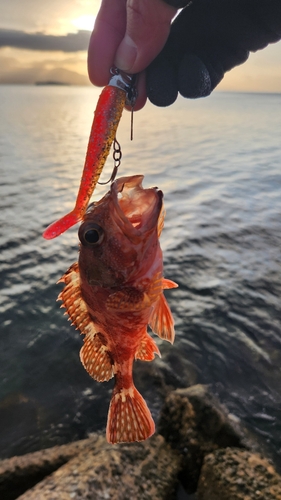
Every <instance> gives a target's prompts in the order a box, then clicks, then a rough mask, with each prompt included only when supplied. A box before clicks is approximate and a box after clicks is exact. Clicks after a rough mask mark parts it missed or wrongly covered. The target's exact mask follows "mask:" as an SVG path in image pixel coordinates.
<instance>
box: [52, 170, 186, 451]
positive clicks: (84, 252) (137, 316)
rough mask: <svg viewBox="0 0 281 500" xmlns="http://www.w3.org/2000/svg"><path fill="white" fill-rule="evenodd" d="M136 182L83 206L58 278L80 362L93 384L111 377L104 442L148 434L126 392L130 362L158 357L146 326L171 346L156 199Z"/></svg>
mask: <svg viewBox="0 0 281 500" xmlns="http://www.w3.org/2000/svg"><path fill="white" fill-rule="evenodd" d="M142 180H143V176H141V175H134V176H132V177H123V178H120V179H118V180H116V181H115V182H113V183H112V185H111V189H110V191H109V192H108V193H107V194H106V195H105V196H104V197H103V198H102V199H101V200H100V201H98V202H94V203H92V204H91V205H89V207H88V209H87V211H86V213H85V215H84V217H83V222H82V224H81V226H80V228H79V233H78V235H79V239H80V252H79V260H78V262H76V263H75V264H73V265H72V266H71V267H70V269H69V270H68V271H67V272H66V274H65V275H64V276H63V277H62V278H61V279H60V282H63V283H65V285H66V286H65V287H64V289H63V291H62V292H61V293H60V295H59V297H58V300H62V302H63V305H62V306H61V307H65V308H66V310H67V311H66V314H68V315H69V316H70V319H71V321H72V324H74V325H75V326H76V328H77V329H79V330H80V332H81V333H82V334H84V335H85V337H84V345H83V347H82V349H81V351H80V359H81V362H82V364H83V365H84V367H85V369H86V370H87V372H88V373H89V374H90V375H91V377H93V378H94V379H95V380H97V381H99V382H103V381H107V380H109V379H111V378H112V377H113V376H114V378H115V387H114V389H113V394H112V399H111V402H110V407H109V413H108V420H107V429H106V437H107V440H108V441H109V442H110V443H118V442H128V441H142V440H144V439H146V438H148V437H149V436H151V435H152V434H153V433H154V431H155V425H154V421H153V419H152V417H151V414H150V411H149V409H148V407H147V405H146V402H145V401H144V399H143V397H142V396H141V395H140V393H139V392H138V391H137V389H136V388H135V386H134V382H133V377H132V369H133V361H134V359H141V360H144V361H151V360H152V359H154V354H158V355H160V352H159V349H158V347H157V345H156V343H155V342H154V340H153V339H152V338H151V337H150V335H148V333H147V326H148V325H149V326H150V328H151V329H152V331H153V332H154V333H156V334H157V335H158V336H159V337H160V338H162V339H165V340H168V341H169V342H171V343H173V341H174V335H175V333H174V322H173V318H172V314H171V311H170V308H169V306H168V304H167V302H166V299H165V297H164V294H163V289H165V288H175V287H177V284H176V283H174V282H173V281H170V280H167V279H164V278H163V260H162V251H161V248H160V244H159V236H160V233H161V231H162V228H163V221H164V210H163V193H162V192H161V191H160V190H159V189H157V188H149V189H143V187H142Z"/></svg>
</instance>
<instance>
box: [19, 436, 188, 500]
mask: <svg viewBox="0 0 281 500" xmlns="http://www.w3.org/2000/svg"><path fill="white" fill-rule="evenodd" d="M179 468H180V459H179V457H178V455H177V453H175V452H174V451H173V450H172V449H171V448H170V446H169V445H168V444H167V443H165V441H164V439H163V437H162V436H159V435H155V436H153V437H152V438H151V439H149V440H147V441H144V442H142V443H134V444H132V443H131V444H130V443H129V444H119V445H114V446H112V445H109V444H108V443H107V442H106V441H105V438H103V437H100V438H99V440H98V441H97V442H96V443H94V444H93V446H92V447H91V448H90V449H89V448H88V449H87V450H85V451H83V452H81V453H80V454H79V455H77V456H76V457H74V458H72V459H71V460H70V461H69V462H68V463H66V464H65V465H63V466H62V467H60V468H59V469H58V470H57V471H56V472H54V473H53V474H51V475H50V476H48V477H46V478H45V479H44V480H43V481H41V482H40V483H38V484H37V485H36V486H34V487H33V488H32V489H31V490H29V491H27V492H26V493H25V494H23V495H21V496H20V497H19V500H71V499H72V500H104V499H110V500H131V499H132V498H134V499H138V500H151V499H152V498H153V500H168V499H169V500H172V499H175V498H176V487H177V482H178V481H177V476H178V472H179Z"/></svg>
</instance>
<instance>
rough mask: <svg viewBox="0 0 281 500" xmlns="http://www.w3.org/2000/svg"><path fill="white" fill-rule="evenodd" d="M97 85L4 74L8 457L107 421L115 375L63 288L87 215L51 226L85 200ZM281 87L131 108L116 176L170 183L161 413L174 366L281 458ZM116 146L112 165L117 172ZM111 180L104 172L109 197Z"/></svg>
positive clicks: (0, 405) (178, 380)
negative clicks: (94, 362) (74, 316)
mask: <svg viewBox="0 0 281 500" xmlns="http://www.w3.org/2000/svg"><path fill="white" fill-rule="evenodd" d="M99 93H100V90H99V89H95V88H91V87H51V86H40V87H36V86H34V87H32V86H0V117H1V120H0V169H1V186H0V204H1V210H0V224H1V231H0V246H1V254H0V270H1V272H0V276H1V286H0V308H1V309H0V310H1V327H0V331H1V335H0V345H1V348H0V457H1V458H5V457H10V456H12V455H14V454H23V453H26V452H29V451H34V450H38V449H40V448H44V447H49V446H52V445H54V444H59V443H65V442H68V441H72V440H75V439H79V438H84V437H85V436H87V434H88V433H89V432H92V431H96V430H101V429H104V427H105V424H106V416H107V410H108V405H109V401H110V393H111V390H112V382H108V383H102V384H99V383H97V382H95V381H94V380H92V379H91V378H90V377H89V376H88V374H87V373H86V371H85V370H84V368H83V367H82V365H81V363H80V360H79V350H80V347H81V345H82V338H81V336H80V335H79V332H77V331H75V329H74V328H73V327H71V326H70V323H69V322H68V321H67V319H66V317H65V316H64V315H63V311H62V310H61V309H60V304H59V303H58V302H56V298H57V295H58V293H59V291H60V289H61V285H56V282H57V281H58V279H59V278H60V277H61V275H62V274H63V273H64V272H65V271H66V270H67V269H68V267H69V266H70V265H71V264H72V263H73V262H75V260H76V259H77V248H78V238H77V227H75V228H73V229H71V230H69V231H68V232H66V233H65V234H63V235H62V236H60V237H59V238H57V239H55V240H51V241H45V240H44V239H43V238H42V232H43V230H44V228H45V227H46V226H47V225H48V224H49V223H51V222H52V221H54V220H55V219H57V218H59V217H60V216H62V215H64V214H65V213H66V212H67V211H69V209H71V208H72V207H73V205H74V201H75V198H76V193H77V189H78V185H79V182H80V176H81V172H82V167H83V163H84V157H85V151H86V146H87V140H88V134H89V130H90V125H91V121H92V117H93V111H94V108H95V104H96V101H97V97H98V95H99ZM280 111H281V94H279V95H278V94H275V95H274V94H238V93H237V94H236V93H221V92H214V93H213V95H212V96H210V97H208V98H206V99H201V100H196V101H190V100H184V99H178V101H177V102H176V103H175V104H174V105H173V106H172V107H170V108H167V109H161V108H156V107H153V106H152V105H150V104H148V105H147V106H146V107H145V109H144V110H142V111H140V112H137V113H135V115H134V140H133V141H130V115H129V113H127V112H125V113H124V115H123V118H122V122H121V125H120V127H119V130H118V134H117V138H118V140H119V142H120V143H121V146H122V151H123V159H122V164H121V167H120V169H119V175H120V176H122V175H131V174H144V176H145V179H144V185H145V186H146V187H148V186H151V185H153V186H158V187H159V188H160V189H162V190H163V192H164V196H165V206H166V212H167V215H166V224H165V229H164V232H163V234H162V237H161V245H162V249H163V251H164V261H165V276H166V277H167V278H170V279H172V280H174V281H176V282H177V283H178V284H179V288H178V289H176V290H171V291H170V292H169V293H168V300H169V304H170V306H171V309H172V311H173V315H174V318H175V323H176V341H175V344H174V346H171V345H170V344H168V343H165V342H161V341H160V340H159V341H158V340H157V342H158V344H159V348H160V350H161V352H162V358H161V359H157V360H155V361H153V362H152V363H142V362H136V363H135V369H134V373H135V379H136V385H137V387H138V388H139V389H140V390H141V392H142V393H143V394H144V396H145V398H146V400H147V402H148V405H149V407H150V408H151V410H152V413H153V416H154V417H155V418H157V415H158V412H159V408H160V406H161V402H162V399H161V394H160V393H161V391H160V390H159V391H158V388H157V387H160V386H161V380H162V381H163V380H164V382H165V383H167V384H168V385H170V386H171V387H184V386H186V385H188V384H190V383H204V384H209V385H210V389H211V391H212V392H213V394H215V395H217V396H218V397H219V399H220V401H221V402H222V403H223V404H225V405H226V407H227V408H228V409H229V411H230V412H231V413H232V414H234V415H235V416H237V417H238V418H240V419H241V421H242V423H243V424H244V425H246V426H247V427H248V428H249V429H250V431H251V432H252V433H253V434H254V435H255V436H257V438H258V439H259V440H260V442H261V443H262V446H265V447H266V448H267V449H268V450H269V451H270V453H272V456H273V458H274V460H275V463H276V464H277V467H278V468H279V470H280V469H281V139H280V137H281V112H280ZM112 167H113V160H112V158H109V159H108V161H107V164H106V167H105V169H104V172H103V175H102V180H104V181H106V180H107V179H108V178H109V177H110V174H111V170H112ZM107 189H108V186H107V187H105V186H99V187H98V189H97V190H96V192H95V194H94V199H99V198H100V196H101V195H102V194H104V193H105V192H106V190H107Z"/></svg>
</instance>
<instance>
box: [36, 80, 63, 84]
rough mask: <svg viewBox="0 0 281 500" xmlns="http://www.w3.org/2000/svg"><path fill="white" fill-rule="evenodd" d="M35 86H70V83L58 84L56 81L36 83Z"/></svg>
mask: <svg viewBox="0 0 281 500" xmlns="http://www.w3.org/2000/svg"><path fill="white" fill-rule="evenodd" d="M35 85H70V84H69V83H64V82H57V81H55V80H46V81H45V82H44V81H43V82H35Z"/></svg>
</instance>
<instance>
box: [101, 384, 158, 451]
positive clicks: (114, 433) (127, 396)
mask: <svg viewBox="0 0 281 500" xmlns="http://www.w3.org/2000/svg"><path fill="white" fill-rule="evenodd" d="M154 432H155V424H154V421H153V419H152V416H151V413H150V411H149V409H148V407H147V404H146V402H145V400H144V399H143V397H142V396H141V395H140V393H139V392H138V391H137V389H136V388H135V386H134V385H132V387H130V389H121V390H118V391H114V392H113V395H112V399H111V402H110V407H109V412H108V419H107V428H106V438H107V441H108V442H109V443H112V444H115V443H126V442H132V441H143V440H144V439H147V438H149V437H150V436H151V435H152V434H154Z"/></svg>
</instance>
